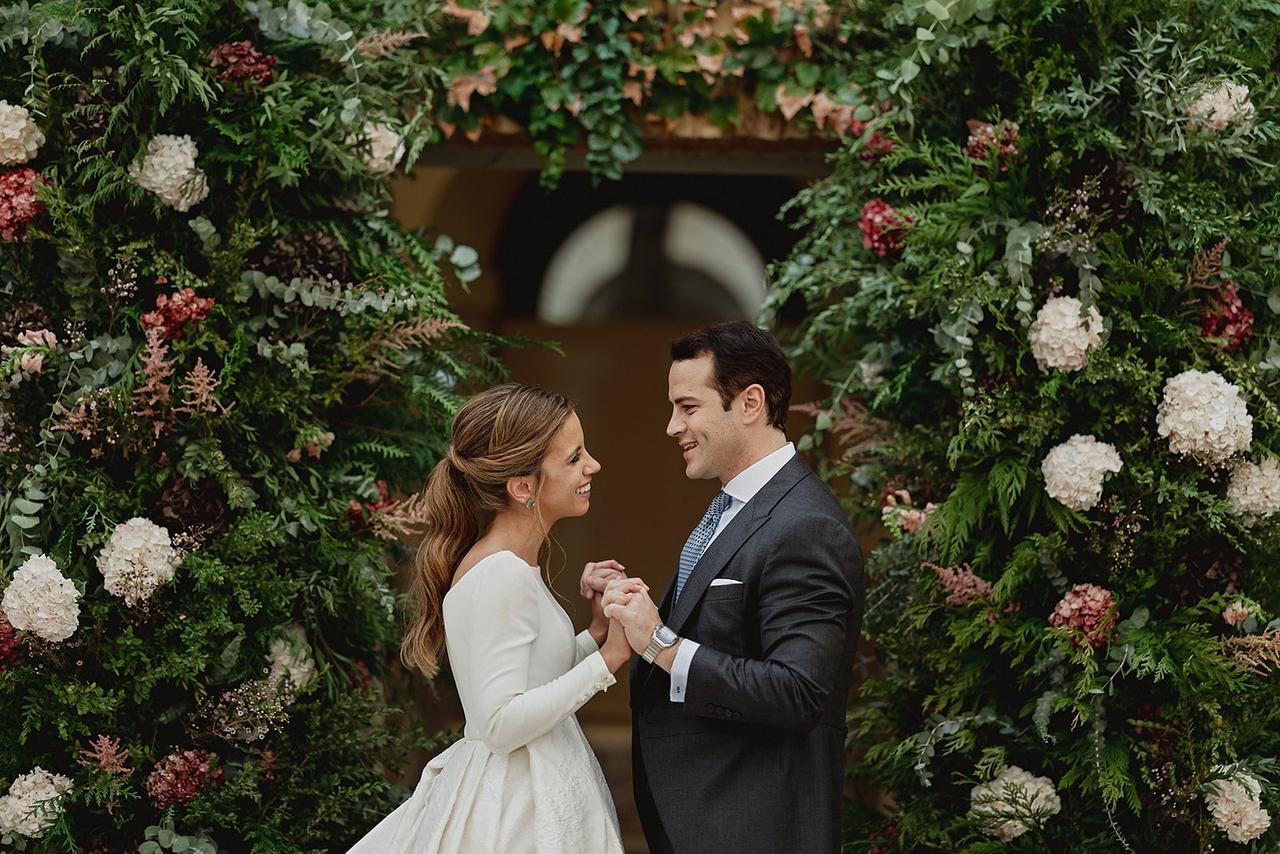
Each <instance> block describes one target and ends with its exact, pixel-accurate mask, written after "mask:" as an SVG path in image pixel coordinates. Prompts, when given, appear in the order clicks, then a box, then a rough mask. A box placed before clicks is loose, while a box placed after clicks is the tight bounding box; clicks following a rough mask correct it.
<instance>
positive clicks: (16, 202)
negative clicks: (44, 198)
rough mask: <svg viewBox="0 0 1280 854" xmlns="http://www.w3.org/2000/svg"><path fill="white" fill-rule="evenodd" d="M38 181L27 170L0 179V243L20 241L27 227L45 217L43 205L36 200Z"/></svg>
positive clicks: (30, 169)
mask: <svg viewBox="0 0 1280 854" xmlns="http://www.w3.org/2000/svg"><path fill="white" fill-rule="evenodd" d="M41 180H43V178H42V176H41V175H40V173H39V172H37V171H36V170H34V169H32V168H31V167H30V166H24V167H22V168H21V169H14V170H12V171H10V172H5V173H4V174H3V175H0V240H4V241H5V242H6V243H16V242H17V241H19V240H21V239H22V237H23V235H24V234H26V231H27V226H28V225H30V224H31V223H32V222H34V221H35V218H36V217H38V216H39V215H40V214H42V213H44V205H43V204H41V203H40V202H38V201H37V200H36V182H37V181H41Z"/></svg>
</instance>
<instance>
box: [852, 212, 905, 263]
mask: <svg viewBox="0 0 1280 854" xmlns="http://www.w3.org/2000/svg"><path fill="white" fill-rule="evenodd" d="M914 222H915V220H914V219H912V218H911V217H909V216H907V215H906V214H903V213H901V212H900V211H898V210H895V209H894V208H892V207H890V206H889V203H888V202H886V201H885V200H884V199H872V200H871V201H869V202H867V203H866V204H865V205H863V206H862V217H861V218H860V219H859V220H858V229H859V230H860V231H861V232H862V245H863V246H865V247H867V248H868V249H870V250H871V251H872V252H874V253H875V254H877V255H879V256H880V257H881V258H885V257H888V256H889V255H890V254H897V253H898V252H899V251H900V250H901V249H902V235H903V234H905V233H906V230H907V226H909V225H911V224H912V223H914Z"/></svg>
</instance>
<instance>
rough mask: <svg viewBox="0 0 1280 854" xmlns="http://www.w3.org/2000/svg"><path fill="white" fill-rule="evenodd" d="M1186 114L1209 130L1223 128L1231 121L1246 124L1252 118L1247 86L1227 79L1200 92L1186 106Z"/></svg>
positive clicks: (1251, 104) (1251, 105)
mask: <svg viewBox="0 0 1280 854" xmlns="http://www.w3.org/2000/svg"><path fill="white" fill-rule="evenodd" d="M1187 115H1188V116H1190V117H1191V118H1192V119H1193V120H1194V123H1195V124H1197V125H1199V126H1200V127H1204V128H1208V129H1209V130H1223V129H1225V128H1226V126H1227V125H1229V124H1231V123H1232V122H1238V123H1240V124H1242V125H1246V126H1247V125H1248V124H1249V123H1250V122H1251V121H1252V119H1253V102H1252V101H1250V100H1249V87H1248V86H1245V85H1244V84H1242V83H1233V82H1231V81H1230V80H1228V81H1226V82H1224V83H1222V84H1221V85H1219V86H1217V87H1216V88H1213V89H1210V90H1208V91H1206V92H1204V93H1203V94H1201V95H1200V97H1199V98H1197V99H1196V100H1195V101H1193V102H1192V103H1191V105H1190V106H1189V107H1187Z"/></svg>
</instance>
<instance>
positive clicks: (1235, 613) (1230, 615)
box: [1222, 602, 1254, 626]
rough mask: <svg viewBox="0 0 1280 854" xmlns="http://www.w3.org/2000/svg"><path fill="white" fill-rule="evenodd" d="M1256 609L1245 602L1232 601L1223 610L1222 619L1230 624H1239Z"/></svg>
mask: <svg viewBox="0 0 1280 854" xmlns="http://www.w3.org/2000/svg"><path fill="white" fill-rule="evenodd" d="M1253 612H1254V609H1253V608H1252V607H1250V606H1248V605H1246V604H1244V602H1232V603H1231V604H1230V605H1228V606H1227V607H1226V609H1225V610H1224V611H1223V612H1222V619H1224V620H1226V621H1227V625H1228V626H1238V625H1240V624H1241V623H1243V622H1244V621H1245V620H1247V619H1248V618H1249V617H1250V616H1252V615H1253Z"/></svg>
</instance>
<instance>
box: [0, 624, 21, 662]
mask: <svg viewBox="0 0 1280 854" xmlns="http://www.w3.org/2000/svg"><path fill="white" fill-rule="evenodd" d="M21 643H22V642H21V641H20V640H19V639H18V632H17V630H16V629H14V627H13V623H11V622H9V618H8V617H6V616H5V614H4V611H0V670H4V669H5V668H6V667H10V666H12V665H14V664H17V663H18V661H19V659H20V658H21V657H22V656H21V654H20V651H19V648H20V645H21Z"/></svg>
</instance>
